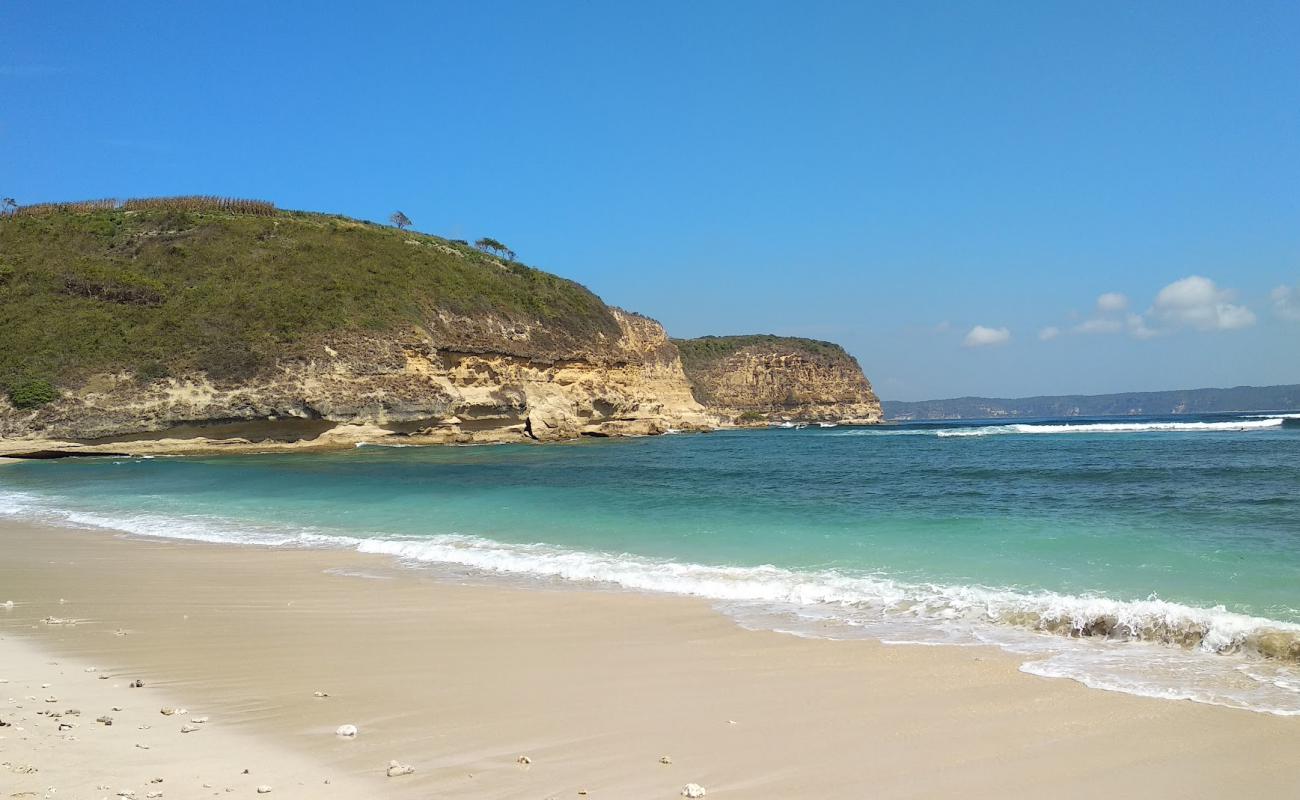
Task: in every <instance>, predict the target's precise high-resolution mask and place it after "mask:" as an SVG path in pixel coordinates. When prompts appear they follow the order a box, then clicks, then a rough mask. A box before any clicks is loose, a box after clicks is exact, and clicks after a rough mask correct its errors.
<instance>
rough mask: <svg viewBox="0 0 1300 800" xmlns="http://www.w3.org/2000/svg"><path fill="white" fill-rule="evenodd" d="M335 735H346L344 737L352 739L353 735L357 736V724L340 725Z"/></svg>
mask: <svg viewBox="0 0 1300 800" xmlns="http://www.w3.org/2000/svg"><path fill="white" fill-rule="evenodd" d="M334 735H335V736H342V737H344V738H346V739H351V738H352V737H353V736H356V735H357V726H356V725H340V726H338V728H337V729H335V731H334Z"/></svg>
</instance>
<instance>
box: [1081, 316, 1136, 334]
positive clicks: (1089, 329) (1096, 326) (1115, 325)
mask: <svg viewBox="0 0 1300 800" xmlns="http://www.w3.org/2000/svg"><path fill="white" fill-rule="evenodd" d="M1122 330H1124V323H1122V322H1120V321H1119V320H1117V319H1111V318H1109V317H1098V318H1096V319H1089V320H1085V321H1083V322H1080V323H1079V324H1078V325H1075V326H1074V332H1075V333H1119V332H1120V331H1122Z"/></svg>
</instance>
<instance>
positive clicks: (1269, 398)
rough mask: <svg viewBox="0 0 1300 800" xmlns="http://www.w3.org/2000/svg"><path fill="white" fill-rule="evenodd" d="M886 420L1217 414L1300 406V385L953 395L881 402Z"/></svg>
mask: <svg viewBox="0 0 1300 800" xmlns="http://www.w3.org/2000/svg"><path fill="white" fill-rule="evenodd" d="M882 405H883V406H884V409H885V418H886V419H897V420H909V419H988V418H992V417H1102V416H1143V415H1151V414H1213V413H1216V412H1226V411H1291V410H1300V384H1290V385H1287V386H1234V387H1232V388H1231V389H1176V390H1173V391H1168V392H1126V393H1123V394H1095V395H1079V394H1074V395H1059V396H1043V397H1021V398H1016V399H1010V400H1008V399H1004V398H996V397H955V398H952V399H951V400H922V401H919V402H912V403H908V402H903V401H900V400H886V401H884V403H883V404H882Z"/></svg>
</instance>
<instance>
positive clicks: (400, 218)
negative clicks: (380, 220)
mask: <svg viewBox="0 0 1300 800" xmlns="http://www.w3.org/2000/svg"><path fill="white" fill-rule="evenodd" d="M388 221H389V222H391V223H393V224H394V225H396V226H397V228H398V230H403V231H404V230H406V229H407V228H409V227H411V218H410V217H408V216H406V215H405V214H403V213H402V212H400V211H394V212H393V215H392V216H391V217H389V218H388Z"/></svg>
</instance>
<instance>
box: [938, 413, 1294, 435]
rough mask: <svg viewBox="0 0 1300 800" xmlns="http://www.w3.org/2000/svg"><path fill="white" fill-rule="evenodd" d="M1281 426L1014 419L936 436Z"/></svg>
mask: <svg viewBox="0 0 1300 800" xmlns="http://www.w3.org/2000/svg"><path fill="white" fill-rule="evenodd" d="M1281 426H1282V418H1281V417H1269V418H1267V419H1241V420H1233V421H1230V422H1081V423H1078V424H1070V423H1064V424H1049V423H1039V424H1035V423H1011V424H1007V425H987V426H984V427H979V428H944V429H940V430H937V431H935V435H936V436H990V435H997V434H1008V433H1035V434H1042V433H1170V432H1201V431H1254V430H1261V429H1264V428H1278V427H1281Z"/></svg>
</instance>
